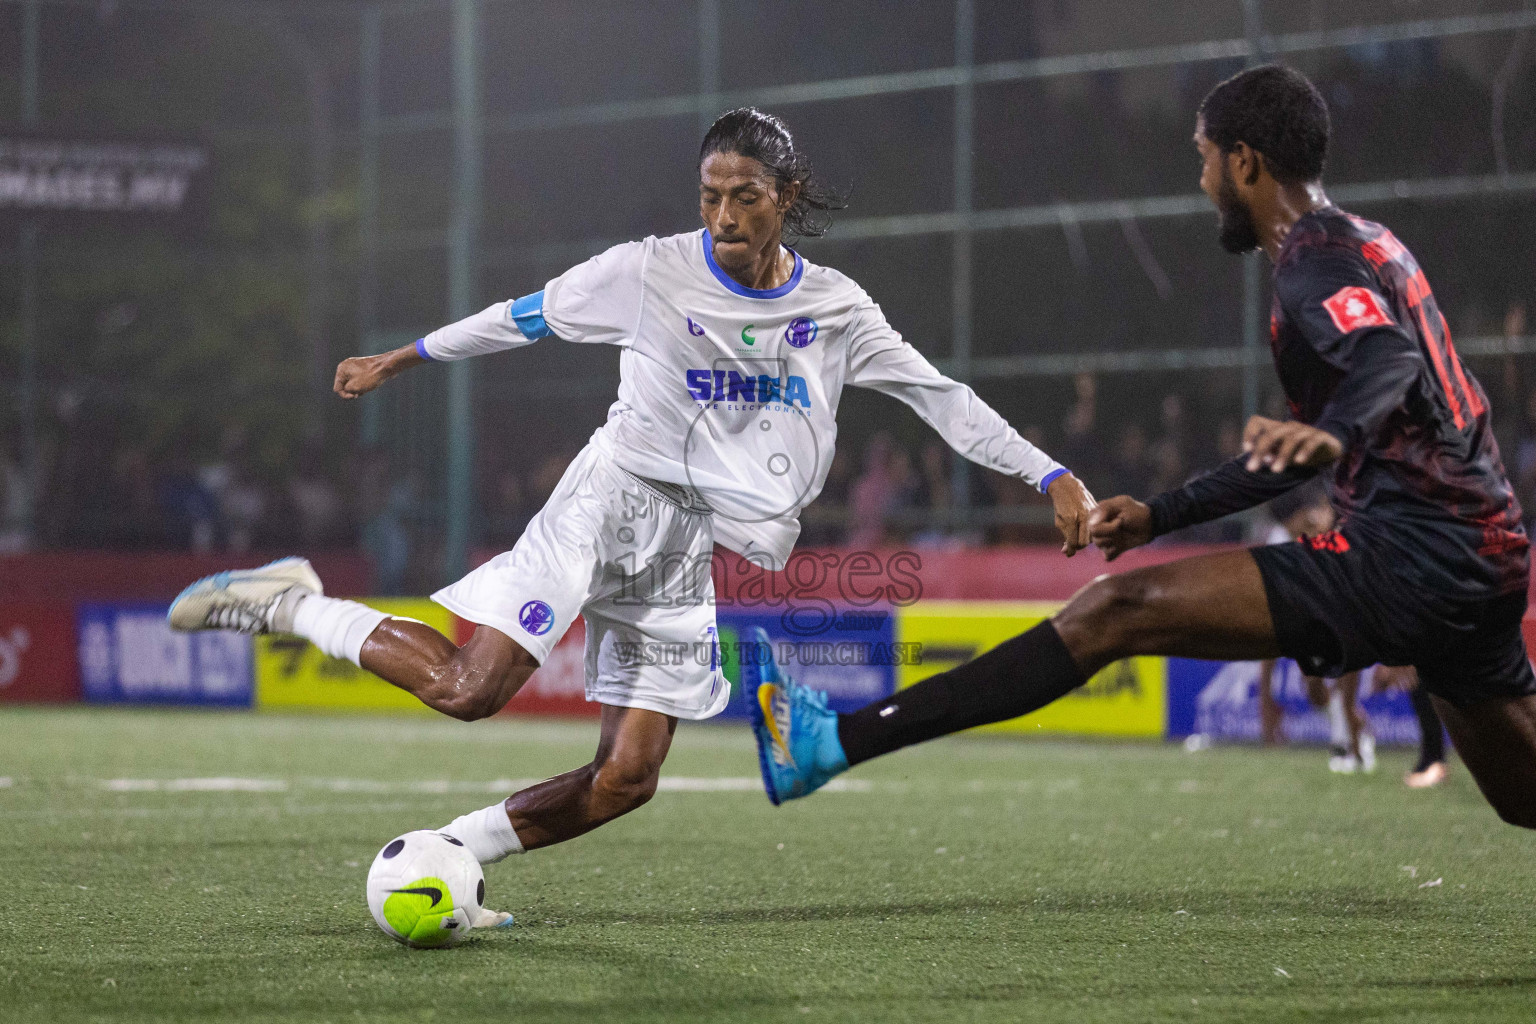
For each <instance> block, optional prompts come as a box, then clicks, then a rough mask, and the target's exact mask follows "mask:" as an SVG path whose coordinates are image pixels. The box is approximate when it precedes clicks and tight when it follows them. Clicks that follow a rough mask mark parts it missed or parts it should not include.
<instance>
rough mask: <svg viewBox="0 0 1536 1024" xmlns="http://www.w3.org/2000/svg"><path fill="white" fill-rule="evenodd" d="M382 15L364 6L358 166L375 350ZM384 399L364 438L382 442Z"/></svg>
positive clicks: (367, 337)
mask: <svg viewBox="0 0 1536 1024" xmlns="http://www.w3.org/2000/svg"><path fill="white" fill-rule="evenodd" d="M382 20H383V18H382V15H381V13H380V11H379V5H378V4H371V5H369V6H367V7H365V8H363V12H362V25H361V32H360V38H359V42H360V43H361V53H360V54H359V58H360V60H359V70H358V93H359V95H358V120H359V121H360V122H361V124H360V125H359V128H360V130H361V136H362V137H361V147H360V152H359V154H358V167H357V192H358V215H357V242H358V246H357V247H358V261H359V266H358V268H357V334H358V351H360V352H363V353H365V354H367V355H372V354H373V349H374V345H375V341H374V332H375V330H376V329H377V327H378V318H379V309H378V287H379V48H380V46H381V45H382V41H383V26H382ZM382 414H383V409H382V408H381V406H380V404H379V403H378V402H364V403H363V408H362V417H361V418H362V423H361V431H362V441H363V444H365V445H375V444H378V443H379V421H380V419H381V417H382Z"/></svg>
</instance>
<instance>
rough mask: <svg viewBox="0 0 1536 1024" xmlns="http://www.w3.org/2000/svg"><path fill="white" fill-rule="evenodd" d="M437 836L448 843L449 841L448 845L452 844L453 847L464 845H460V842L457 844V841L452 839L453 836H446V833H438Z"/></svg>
mask: <svg viewBox="0 0 1536 1024" xmlns="http://www.w3.org/2000/svg"><path fill="white" fill-rule="evenodd" d="M438 835H440V836H442V837H443V838H444V839H446V840H448V841H449V842H450V843H452V844H453V845H454V846H463V845H464V844H463V843H461V842H459V841H458V840H457V839H455V838H453V836H451V835H449V834H448V833H446V832H439V833H438Z"/></svg>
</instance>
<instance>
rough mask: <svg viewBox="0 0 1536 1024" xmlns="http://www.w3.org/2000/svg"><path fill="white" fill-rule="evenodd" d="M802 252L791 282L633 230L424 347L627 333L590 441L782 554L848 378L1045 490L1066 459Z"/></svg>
mask: <svg viewBox="0 0 1536 1024" xmlns="http://www.w3.org/2000/svg"><path fill="white" fill-rule="evenodd" d="M794 256H795V269H794V273H793V274H792V275H791V276H790V279H789V280H788V281H787V282H786V283H785V284H783V285H782V286H780V287H778V288H773V289H769V290H757V289H752V288H746V287H744V286H742V285H741V284H739V283H738V282H736V281H735V280H733V279H732V278H731V277H730V276H729V275H727V274H726V273H725V272H724V271H723V270H721V269H720V268H719V267H718V266H717V265H716V264H715V261H714V258H713V255H712V249H711V242H710V237H709V233H708V232H707V231H694V232H690V233H688V234H682V235H673V236H671V237H669V238H654V237H652V238H647V239H645V240H644V241H641V242H627V243H625V244H623V245H617V246H614V247H613V248H612V249H609V250H608V251H607V252H605V253H602V254H601V255H598V256H594V257H593V258H592V259H590V260H588V261H587V262H585V263H583V264H581V265H580V266H577V267H574V268H572V269H571V270H568V271H566V272H565V273H564V274H562V275H560V276H559V277H557V278H555V279H554V280H553V281H550V282H549V283H548V284H547V285H545V286H544V290H543V291H542V292H535V293H534V294H532V295H528V296H525V297H523V298H521V299H517V300H515V301H510V302H499V303H497V304H495V305H493V306H491V307H490V308H488V309H486V310H484V311H483V312H481V313H477V314H475V315H474V316H471V317H468V318H466V319H464V320H461V321H459V322H458V323H456V324H452V325H450V326H448V327H444V328H442V329H441V330H438V331H434V332H432V333H431V334H429V335H427V336H426V337H425V338H423V339H421V341H419V342H417V343H416V348H417V351H418V353H419V354H421V355H422V356H424V357H425V358H427V359H432V360H452V359H462V358H465V357H467V356H474V355H482V354H485V353H488V352H496V351H501V350H503V349H509V348H517V347H519V346H521V345H527V344H531V343H532V342H534V341H537V340H538V339H540V338H543V337H547V336H549V335H554V336H556V337H558V338H562V339H564V340H566V341H574V342H596V343H602V344H608V345H618V346H620V347H621V348H622V349H623V353H622V354H621V356H620V358H619V371H620V380H619V395H618V400H617V401H616V402H614V403H613V405H612V407H610V408H609V410H608V420H607V422H606V423H605V424H604V425H603V426H602V427H601V428H600V429H599V430H598V431H597V433H596V434H594V435H593V443H594V444H598V445H600V446H602V448H603V449H604V450H605V451H607V452H608V453H609V454H610V455H611V456H612V458H613V459H614V460H615V461H616V462H617V463H618V465H619V466H621V467H622V468H624V469H626V470H628V471H629V472H631V473H634V474H636V475H638V476H642V477H647V478H650V479H652V480H658V481H662V482H665V483H672V484H680V485H686V486H691V487H693V488H695V489H696V490H697V491H698V492H700V494H701V495H702V496H703V498H704V499H705V500H706V501H707V502H708V503H709V505H710V507H711V508H713V509H714V512H715V515H714V528H715V536H716V539H717V540H718V541H719V542H720V543H722V544H724V545H725V546H726V547H728V548H730V549H731V550H733V551H736V552H738V553H740V554H742V555H744V556H746V557H748V558H752V559H754V560H755V561H757V562H759V564H763V565H766V566H768V567H770V568H773V569H779V568H782V567H783V565H784V564H785V562H786V561H787V559H788V558H789V555H790V552H791V551H792V550H793V549H794V545H795V539H796V538H797V537H798V536H799V533H800V524H799V520H798V517H799V514H800V510H801V509H802V508H804V507H805V506H806V505H808V504H810V502H811V501H812V500H814V499H815V497H816V495H817V494H818V493H820V491H821V487H822V483H823V482H824V481H825V479H826V475H827V470H828V468H829V467H830V466H831V463H832V450H833V445H834V443H835V442H836V439H837V419H836V416H837V403H838V399H839V397H840V395H841V393H842V390H843V386H844V385H845V384H851V385H854V386H855V387H864V388H872V389H874V390H876V391H881V392H884V393H885V394H888V395H892V396H894V397H896V398H899V399H900V400H901V401H903V402H905V403H906V404H907V405H909V406H911V407H912V408H913V409H914V410H915V411H916V412H917V414H918V415H919V416H921V417H922V418H923V420H924V421H925V422H927V423H928V424H929V425H930V426H932V427H933V428H934V429H935V430H936V431H938V433H939V435H940V436H942V437H943V438H944V440H945V441H947V442H948V443H949V444H950V446H951V447H953V448H954V449H955V450H956V451H957V452H959V453H960V454H961V455H964V456H965V457H966V458H968V459H970V460H972V461H973V462H977V463H980V464H981V465H983V466H987V467H989V468H991V469H994V470H997V471H998V472H1001V473H1006V474H1008V475H1011V476H1018V477H1022V478H1023V479H1025V480H1027V481H1029V482H1030V483H1031V484H1033V485H1035V486H1036V487H1038V488H1039V489H1040V490H1042V491H1044V490H1045V488H1046V487H1048V486H1049V485H1050V482H1051V481H1052V480H1054V479H1055V478H1056V477H1057V476H1060V475H1061V474H1062V473H1064V472H1066V471H1065V470H1064V469H1063V468H1062V467H1061V466H1060V465H1059V464H1058V463H1056V462H1055V461H1053V460H1052V459H1051V458H1050V457H1049V456H1047V455H1046V454H1045V453H1044V452H1042V451H1040V450H1039V449H1038V448H1036V447H1035V446H1034V445H1032V444H1030V443H1029V442H1028V441H1026V440H1024V439H1023V438H1022V437H1020V436H1019V434H1018V432H1017V431H1015V430H1014V429H1013V428H1012V427H1010V426H1009V425H1008V423H1007V422H1006V421H1005V420H1004V419H1003V418H1002V417H1001V416H999V415H998V414H997V413H996V412H995V411H994V410H993V409H992V408H991V407H990V406H988V405H987V404H986V403H985V402H983V401H982V400H981V399H979V398H978V397H977V396H976V393H975V392H974V391H972V390H971V389H970V388H969V387H967V386H966V385H964V384H961V383H959V382H958V381H954V380H951V379H949V378H948V377H945V376H944V375H943V374H941V373H939V372H938V370H936V369H934V367H933V366H932V364H930V363H929V362H928V360H927V359H925V358H923V356H922V354H921V353H919V352H918V351H917V350H916V349H915V348H913V347H912V346H911V345H909V344H908V343H907V342H905V341H903V340H902V337H901V335H900V334H898V333H897V332H896V331H895V330H893V329H892V328H891V326H890V324H888V323H887V322H886V320H885V316H884V315H883V314H882V313H881V312H880V307H879V306H877V305H876V304H875V303H874V302H873V301H872V300H871V299H870V297H869V296H868V295H867V294H865V292H864V290H863V289H862V288H860V287H859V286H858V285H857V284H855V283H854V282H853V281H851V280H849V279H848V278H847V277H845V276H844V275H843V274H840V273H838V272H837V271H836V270H832V269H830V268H828V267H819V266H816V265H814V264H812V263H807V262H806V261H804V260H803V259H801V257H800V255H799V254H798V253H795V254H794Z"/></svg>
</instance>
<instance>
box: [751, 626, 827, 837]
mask: <svg viewBox="0 0 1536 1024" xmlns="http://www.w3.org/2000/svg"><path fill="white" fill-rule="evenodd" d="M752 646H753V647H755V648H756V657H745V658H742V664H741V687H742V689H743V690H744V691H745V692H746V693H748V694H750V695H751V698H752V703H751V715H752V731H753V732H754V733H755V734H756V735H757V763H758V766H759V767H760V768H762V771H763V789H764V790H766V791H767V793H768V799H769V801H771V802H772V803H773V805H774V806H775V807H777V806H778V805H779V804H781V803H783V802H784V801H785V800H794V799H797V798H798V797H802V796H806V795H808V794H810V793H814V792H816V790H818V789H820V788H821V787H822V786H824V785H826V784H827V781H828V780H829V779H831V778H833V777H834V776H836V775H840V774H841V773H843V772H845V771H847V770H848V757H847V755H846V754H844V753H843V744H842V742H841V741H840V740H839V739H838V738H837V712H835V711H830V710H828V708H827V695H826V693H825V692H823V691H821V690H813V689H811V688H810V687H808V686H801V685H800V684H799V683H797V682H795V681H794V680H793V679H790V678H789V677H788V676H786V675H784V674H782V673H781V672H780V671H779V666H778V664H777V663H776V662H775V661H774V660H773V645H772V644H770V643H769V642H768V634H767V633H766V632H764V631H763V630H762V629H754V630H753V631H752Z"/></svg>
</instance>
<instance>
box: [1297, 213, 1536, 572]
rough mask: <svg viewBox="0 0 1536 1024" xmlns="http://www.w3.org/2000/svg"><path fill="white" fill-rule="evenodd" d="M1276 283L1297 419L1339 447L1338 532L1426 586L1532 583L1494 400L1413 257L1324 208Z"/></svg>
mask: <svg viewBox="0 0 1536 1024" xmlns="http://www.w3.org/2000/svg"><path fill="white" fill-rule="evenodd" d="M1274 286H1275V287H1274V304H1273V307H1272V310H1271V316H1270V344H1271V347H1272V349H1273V352H1274V358H1275V369H1276V370H1277V371H1278V373H1279V375H1280V383H1281V385H1282V386H1283V387H1284V388H1285V394H1286V397H1287V398H1288V399H1289V401H1290V406H1291V414H1292V415H1293V416H1294V417H1295V418H1296V419H1298V420H1301V421H1302V422H1304V423H1309V424H1313V425H1315V426H1318V427H1320V428H1322V429H1324V430H1327V431H1329V432H1330V433H1332V434H1334V435H1335V436H1336V437H1339V438H1340V440H1341V441H1343V442H1344V448H1345V452H1344V457H1343V458H1342V459H1341V460H1340V461H1339V462H1338V464H1337V466H1336V467H1335V468H1334V470H1333V472H1332V474H1331V479H1330V480H1329V481H1328V484H1329V487H1328V490H1329V497H1330V499H1331V500H1332V502H1333V504H1334V507H1335V508H1336V509H1337V511H1338V513H1339V517H1340V526H1341V529H1342V531H1343V535H1344V536H1345V537H1348V536H1349V535H1350V534H1352V533H1355V534H1358V535H1359V536H1361V537H1362V538H1369V539H1370V541H1371V542H1373V544H1377V543H1379V544H1381V545H1383V546H1384V547H1385V549H1386V550H1387V551H1388V552H1390V553H1391V557H1393V559H1394V561H1397V560H1398V558H1401V559H1404V560H1406V561H1405V563H1404V564H1405V565H1406V566H1408V567H1409V569H1410V571H1409V575H1410V576H1411V577H1413V578H1417V579H1420V580H1422V581H1423V583H1424V584H1425V585H1426V586H1427V587H1428V588H1429V590H1430V591H1431V592H1432V593H1440V594H1445V595H1446V596H1459V597H1478V596H1486V595H1490V594H1507V593H1511V592H1514V591H1517V590H1524V589H1525V587H1526V586H1527V577H1528V575H1529V570H1530V566H1529V550H1530V542H1529V541H1528V540H1527V538H1526V534H1525V530H1524V528H1523V527H1522V526H1521V522H1520V520H1521V511H1520V505H1519V502H1518V501H1517V500H1516V498H1515V495H1514V489H1513V488H1512V487H1511V486H1510V483H1509V477H1508V474H1507V473H1506V472H1505V470H1504V463H1503V460H1502V459H1501V458H1500V456H1499V447H1498V444H1497V443H1496V442H1495V441H1494V437H1493V429H1492V424H1491V418H1490V415H1489V411H1488V399H1487V396H1486V395H1485V394H1484V392H1483V389H1482V387H1481V385H1479V384H1478V382H1477V378H1476V377H1474V376H1473V375H1472V373H1471V371H1470V370H1468V369H1467V368H1466V367H1465V366H1464V365H1463V364H1462V362H1461V360H1460V359H1459V358H1458V357H1457V355H1456V348H1455V346H1454V345H1453V344H1452V341H1451V331H1450V328H1449V327H1448V326H1447V324H1446V321H1445V317H1444V316H1442V315H1441V313H1440V308H1439V306H1438V305H1437V304H1436V302H1435V296H1434V293H1433V292H1432V291H1431V290H1430V287H1429V282H1428V281H1427V280H1425V277H1424V272H1423V271H1422V270H1421V269H1420V268H1419V265H1418V262H1417V261H1416V260H1415V259H1414V258H1413V254H1412V253H1410V252H1409V251H1408V250H1407V249H1406V248H1405V247H1404V246H1403V244H1402V243H1401V242H1399V241H1398V240H1397V238H1396V237H1394V236H1393V234H1392V232H1390V231H1388V230H1387V229H1386V228H1384V227H1382V226H1381V225H1380V224H1375V223H1372V222H1371V221H1368V220H1362V219H1361V218H1359V217H1355V216H1353V215H1351V214H1348V213H1345V212H1343V211H1342V210H1339V209H1338V208H1336V207H1326V208H1324V209H1321V210H1317V211H1314V212H1312V213H1309V214H1307V215H1306V216H1304V217H1302V218H1301V219H1300V220H1298V221H1297V222H1296V224H1295V226H1294V227H1293V228H1292V229H1291V232H1290V234H1289V235H1288V236H1287V237H1286V240H1285V244H1284V245H1283V246H1282V247H1281V249H1280V253H1279V256H1278V258H1277V259H1276V261H1275V277H1274ZM1405 338H1406V340H1404V339H1405ZM1415 350H1416V352H1415ZM1357 364H1358V366H1357ZM1352 368H1356V369H1364V370H1368V371H1369V372H1366V373H1360V372H1357V373H1353V374H1351V373H1350V372H1349V371H1350V370H1351V369H1352ZM1346 375H1348V376H1349V384H1348V386H1347V387H1346V388H1344V389H1341V388H1340V384H1341V383H1342V382H1343V381H1344V380H1345V377H1346ZM1404 383H1406V384H1407V390H1406V394H1404V391H1403V385H1404ZM1373 391H1375V392H1376V393H1375V394H1373V393H1372V392H1373ZM1384 596H1385V595H1384Z"/></svg>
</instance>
